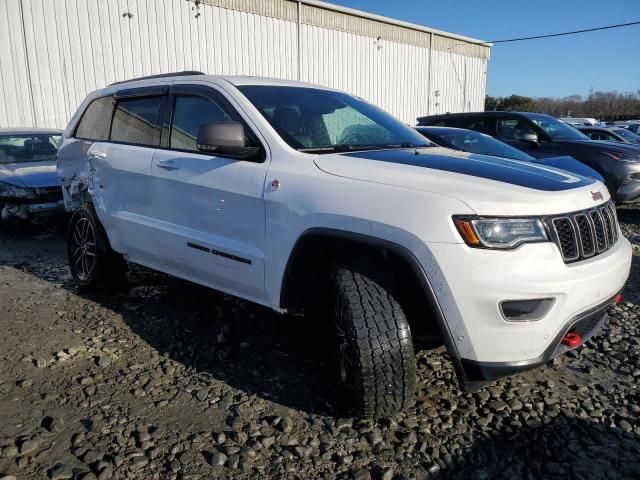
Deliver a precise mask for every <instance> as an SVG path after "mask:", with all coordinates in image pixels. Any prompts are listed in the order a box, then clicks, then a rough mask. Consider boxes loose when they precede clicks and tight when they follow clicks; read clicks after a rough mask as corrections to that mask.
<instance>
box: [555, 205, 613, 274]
mask: <svg viewBox="0 0 640 480" xmlns="http://www.w3.org/2000/svg"><path fill="white" fill-rule="evenodd" d="M547 226H548V227H549V230H550V231H551V234H552V235H551V236H552V239H553V241H554V242H555V243H556V245H557V246H558V248H559V249H560V253H561V254H562V258H563V259H564V261H565V263H570V262H576V261H579V260H584V259H586V258H590V257H593V256H594V255H598V254H600V253H603V252H605V251H607V250H609V249H610V248H611V247H612V246H613V245H614V244H615V243H616V242H617V241H618V239H619V238H620V230H619V227H618V219H617V217H616V208H615V205H614V204H613V203H612V202H609V203H606V204H605V205H602V206H600V207H596V208H593V209H590V210H584V211H581V212H575V213H570V214H567V215H562V216H558V217H551V218H550V219H548V220H547Z"/></svg>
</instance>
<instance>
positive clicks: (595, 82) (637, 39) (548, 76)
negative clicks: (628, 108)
mask: <svg viewBox="0 0 640 480" xmlns="http://www.w3.org/2000/svg"><path fill="white" fill-rule="evenodd" d="M329 1H330V3H334V4H338V5H343V6H346V7H350V8H356V9H358V10H365V11H368V12H371V13H375V14H378V15H384V16H387V17H392V18H396V19H399V20H404V21H407V22H411V23H417V24H420V25H424V26H427V27H431V28H435V29H438V30H444V31H447V32H452V33H457V34H460V35H465V36H469V37H472V38H477V39H479V40H483V41H491V40H500V39H507V38H516V37H527V36H533V35H544V34H549V33H559V32H566V31H570V30H581V29H585V28H593V27H600V26H605V25H613V24H619V23H628V22H633V21H640V0H536V1H533V2H524V1H518V2H511V1H506V0H329ZM591 88H593V89H594V90H602V91H609V90H617V91H619V92H637V91H638V90H640V25H636V26H631V27H624V28H620V29H614V30H605V31H601V32H592V33H583V34H580V35H574V36H568V37H558V38H549V39H542V40H531V41H526V42H516V43H507V44H497V45H494V46H493V48H492V49H491V60H490V61H489V70H488V75H487V94H488V95H492V96H508V95H511V94H514V93H515V94H519V95H527V96H533V97H559V98H561V97H566V96H569V95H574V94H577V95H582V96H586V95H587V94H588V93H589V90H590V89H591Z"/></svg>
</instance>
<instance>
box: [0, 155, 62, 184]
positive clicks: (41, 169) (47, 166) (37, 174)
mask: <svg viewBox="0 0 640 480" xmlns="http://www.w3.org/2000/svg"><path fill="white" fill-rule="evenodd" d="M0 182H3V183H8V184H10V185H14V186H16V187H29V188H43V187H54V186H56V185H60V182H59V181H58V177H57V176H56V162H55V160H46V161H42V162H24V163H10V164H8V165H0Z"/></svg>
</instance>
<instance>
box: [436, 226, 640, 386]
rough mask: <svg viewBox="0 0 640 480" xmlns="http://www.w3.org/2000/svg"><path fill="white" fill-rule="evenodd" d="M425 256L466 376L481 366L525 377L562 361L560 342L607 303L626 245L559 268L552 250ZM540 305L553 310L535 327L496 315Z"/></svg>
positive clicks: (447, 250)
mask: <svg viewBox="0 0 640 480" xmlns="http://www.w3.org/2000/svg"><path fill="white" fill-rule="evenodd" d="M429 248H430V249H431V251H432V253H433V257H434V258H435V259H437V262H438V266H439V267H440V270H441V272H442V276H443V281H442V282H441V284H440V285H438V286H436V287H434V290H435V292H436V296H437V298H438V303H439V304H440V305H441V306H442V310H443V316H444V321H445V322H446V324H447V325H446V326H447V328H448V330H449V332H450V336H451V343H452V345H450V349H451V348H453V349H454V351H453V352H452V355H457V357H458V358H457V360H459V361H460V362H461V363H462V364H464V365H467V366H469V371H470V373H473V372H474V367H473V365H483V366H484V367H485V368H484V370H485V371H487V372H488V371H489V370H491V366H492V365H494V366H497V368H498V369H500V368H501V367H502V366H505V365H506V366H513V367H516V368H518V367H522V368H523V369H526V368H529V366H530V365H533V366H535V365H536V364H537V363H539V362H542V363H544V361H546V360H548V358H553V355H556V354H561V353H563V352H562V349H560V350H558V351H557V352H556V348H557V347H558V343H559V340H558V338H560V339H561V338H562V336H564V334H565V333H566V332H567V329H568V328H569V327H570V326H571V324H573V323H574V322H576V321H578V320H580V319H581V318H582V317H583V316H585V315H591V313H590V312H592V310H593V309H596V310H597V309H598V308H599V307H602V306H606V305H608V304H609V303H610V299H612V298H613V297H614V296H615V295H616V294H617V293H618V292H619V291H620V290H622V288H623V287H624V285H625V283H626V280H627V278H628V276H629V271H630V268H631V258H632V255H631V245H630V244H629V242H628V241H627V239H625V238H624V237H620V238H619V240H618V241H617V242H616V244H615V245H613V246H612V247H611V248H610V249H609V250H608V251H606V252H604V253H602V254H600V255H597V256H595V257H592V258H590V259H588V260H583V261H579V262H575V263H571V264H565V263H564V261H563V260H562V257H561V255H560V252H559V250H558V247H557V246H556V245H555V244H553V243H551V242H545V243H536V244H527V245H523V246H521V247H520V248H518V249H516V250H511V251H496V250H482V249H472V248H469V247H467V246H466V245H463V244H430V245H429ZM543 298H553V299H554V303H553V306H552V307H551V308H550V309H549V310H548V311H547V312H546V314H545V315H544V316H542V318H540V319H538V320H534V321H509V320H507V319H506V318H505V317H504V316H503V314H502V312H501V311H500V303H501V302H503V301H505V300H525V299H543ZM603 308H604V307H603ZM590 318H591V317H590ZM487 365H488V367H487ZM477 370H478V369H477V368H476V369H475V371H476V373H477ZM472 376H474V375H472ZM475 376H476V377H478V375H475ZM491 376H492V375H491V374H489V373H486V374H482V375H480V376H479V377H486V378H490V377H491Z"/></svg>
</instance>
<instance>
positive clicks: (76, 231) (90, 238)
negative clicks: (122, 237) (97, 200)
mask: <svg viewBox="0 0 640 480" xmlns="http://www.w3.org/2000/svg"><path fill="white" fill-rule="evenodd" d="M67 256H68V260H69V268H70V270H71V276H72V277H73V279H74V280H75V281H76V282H77V283H78V284H79V285H80V286H81V287H112V286H115V285H117V284H119V283H120V281H121V280H122V277H123V276H124V273H125V271H126V262H125V261H124V259H123V258H122V256H121V255H120V254H118V253H117V252H115V251H114V250H112V249H111V245H110V244H109V239H108V238H107V234H106V232H105V231H104V228H103V226H102V224H101V223H100V220H99V219H98V217H97V216H96V213H95V211H94V209H93V206H92V205H91V204H88V203H85V204H83V205H82V206H81V207H80V208H79V209H78V210H77V211H76V212H75V213H74V214H73V216H72V217H71V220H70V221H69V230H68V232H67Z"/></svg>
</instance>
